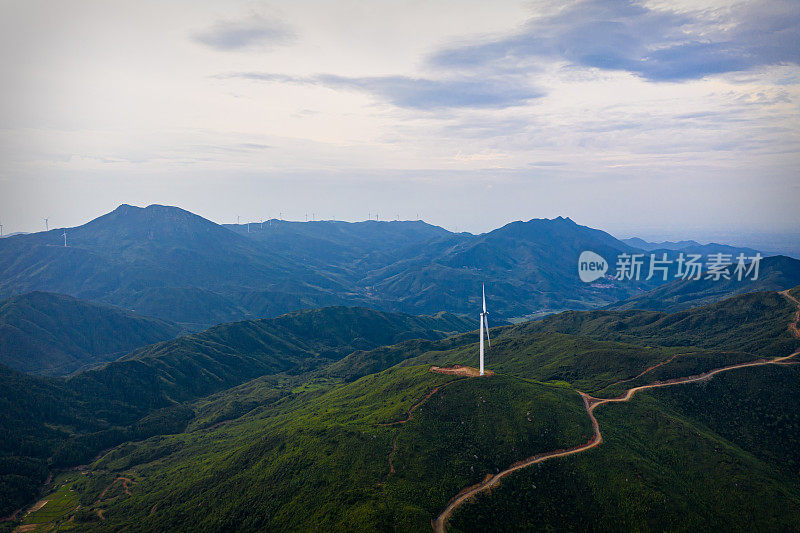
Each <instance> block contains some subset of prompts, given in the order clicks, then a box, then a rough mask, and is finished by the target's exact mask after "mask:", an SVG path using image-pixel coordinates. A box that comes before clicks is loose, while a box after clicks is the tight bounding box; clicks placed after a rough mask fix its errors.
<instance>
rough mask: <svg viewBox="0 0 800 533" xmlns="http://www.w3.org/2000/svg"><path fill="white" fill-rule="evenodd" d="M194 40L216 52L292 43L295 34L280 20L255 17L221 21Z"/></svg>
mask: <svg viewBox="0 0 800 533" xmlns="http://www.w3.org/2000/svg"><path fill="white" fill-rule="evenodd" d="M192 38H193V40H194V41H196V42H198V43H201V44H204V45H206V46H209V47H211V48H214V49H216V50H222V51H230V50H239V49H242V48H249V47H253V46H274V45H282V44H287V43H289V42H291V41H292V40H293V39H294V38H295V33H294V31H293V30H292V28H290V27H289V26H288V25H286V24H284V23H283V22H280V21H278V20H270V19H266V18H264V17H262V16H260V15H253V16H251V17H249V18H247V19H244V20H221V21H218V22H216V23H215V24H214V25H212V26H211V27H209V28H207V29H205V30H203V31H200V32H197V33H195V34H194V35H193V36H192Z"/></svg>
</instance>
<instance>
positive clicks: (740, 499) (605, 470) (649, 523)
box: [451, 367, 800, 531]
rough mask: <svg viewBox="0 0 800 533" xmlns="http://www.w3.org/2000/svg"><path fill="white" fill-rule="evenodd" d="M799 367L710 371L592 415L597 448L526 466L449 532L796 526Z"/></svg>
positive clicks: (459, 516) (799, 515)
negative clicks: (598, 433) (706, 377)
mask: <svg viewBox="0 0 800 533" xmlns="http://www.w3.org/2000/svg"><path fill="white" fill-rule="evenodd" d="M798 384H800V368H798V367H783V368H776V367H769V368H758V369H748V370H742V371H735V372H730V373H726V374H721V375H718V376H716V377H715V378H714V379H713V380H712V381H710V382H708V383H707V384H702V385H697V384H692V385H683V386H679V387H675V388H666V389H659V390H658V391H648V392H647V393H644V394H642V395H641V396H637V397H635V399H634V400H633V401H631V402H630V403H625V404H612V405H604V406H602V407H600V408H598V410H597V411H596V415H597V418H598V421H599V422H600V427H601V430H602V432H603V436H604V443H603V445H602V446H600V447H599V448H595V449H593V450H590V451H588V452H586V453H584V454H580V455H576V456H573V457H570V458H564V459H559V460H555V461H551V462H549V463H545V464H543V465H541V466H540V467H538V468H534V469H528V470H524V471H521V472H518V473H515V474H513V475H512V476H510V477H509V478H508V479H507V480H504V481H503V483H502V484H501V486H500V488H499V489H497V490H494V491H493V492H492V495H491V496H490V497H488V496H481V497H480V498H479V499H478V500H477V502H476V503H475V504H474V505H467V506H465V507H463V508H462V509H461V510H460V511H458V512H457V513H456V515H455V516H454V518H453V520H452V522H451V524H452V525H453V526H454V528H455V529H460V530H469V531H480V530H484V529H489V528H491V529H494V530H497V529H503V528H504V527H511V526H513V529H516V530H530V529H537V530H540V529H556V530H560V529H564V528H565V525H568V527H569V528H570V529H580V530H587V531H619V530H632V529H635V530H641V531H653V530H657V531H661V530H665V529H667V530H676V531H697V530H720V531H722V530H724V531H754V530H793V529H795V528H796V527H797V523H798V520H800V484H798V482H797V465H798V459H800V454H799V452H798V447H797V435H800V420H798V417H797V412H798V409H800V394H798V393H800V385H798Z"/></svg>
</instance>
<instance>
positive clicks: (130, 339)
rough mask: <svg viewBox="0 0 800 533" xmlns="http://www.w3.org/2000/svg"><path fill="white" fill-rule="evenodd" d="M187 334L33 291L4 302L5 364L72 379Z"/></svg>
mask: <svg viewBox="0 0 800 533" xmlns="http://www.w3.org/2000/svg"><path fill="white" fill-rule="evenodd" d="M182 331H183V329H182V328H180V327H179V326H177V325H176V324H173V323H170V322H166V321H164V320H159V319H156V318H152V317H146V316H141V315H137V314H134V313H131V312H128V311H123V310H122V309H118V308H114V307H111V306H108V305H97V304H93V303H90V302H84V301H81V300H78V299H76V298H73V297H71V296H66V295H63V294H52V293H46V292H32V293H27V294H23V295H20V296H14V297H12V298H9V299H7V300H4V301H2V302H0V364H4V365H8V366H10V367H12V368H15V369H17V370H21V371H23V372H30V373H34V374H46V375H67V374H69V373H71V372H74V371H75V370H78V369H80V368H82V367H86V366H88V365H96V364H100V363H105V362H108V361H111V360H113V359H116V358H117V357H120V356H121V355H123V354H125V353H126V352H129V351H131V350H133V349H134V348H138V347H140V346H144V345H146V344H152V343H154V342H159V341H163V340H168V339H171V338H173V337H176V336H177V335H179V334H180V333H181V332H182Z"/></svg>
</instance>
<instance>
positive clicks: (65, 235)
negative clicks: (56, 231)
mask: <svg viewBox="0 0 800 533" xmlns="http://www.w3.org/2000/svg"><path fill="white" fill-rule="evenodd" d="M66 247H67V228H64V248H66Z"/></svg>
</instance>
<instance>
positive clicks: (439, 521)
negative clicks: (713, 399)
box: [431, 291, 800, 533]
mask: <svg viewBox="0 0 800 533" xmlns="http://www.w3.org/2000/svg"><path fill="white" fill-rule="evenodd" d="M780 294H782V295H783V296H785V297H786V298H787V299H788V300H789V301H791V302H792V303H794V305H795V306H797V312H796V313H795V315H794V320H793V322H792V323H791V324H790V325H789V331H791V332H792V334H793V335H794V336H795V337H797V338H798V339H800V328H798V324H800V301H799V300H797V298H795V297H793V296H792V295H791V294H789V292H788V291H783V292H781V293H780ZM798 354H800V349H798V350H796V351H794V352H793V353H791V354H789V355H786V356H783V357H776V358H773V359H760V360H758V361H751V362H749V363H739V364H736V365H731V366H725V367H721V368H716V369H714V370H710V371H708V372H704V373H702V374H697V375H694V376H688V377H685V378H675V379H670V380H665V381H656V382H655V383H651V384H649V385H641V386H639V387H633V388H631V389H629V390H628V391H626V392H625V394H623V395H622V396H619V397H617V398H595V397H593V396H590V395H588V394H586V393H584V392H581V391H578V394H580V396H581V398H582V399H583V404H584V406H585V407H586V412H587V413H588V414H589V419H590V420H591V422H592V428H593V430H594V436H593V437H592V438H591V439H589V442H587V443H586V444H582V445H579V446H574V447H572V448H566V449H563V450H555V451H552V452H546V453H541V454H536V455H533V456H531V457H528V458H527V459H523V460H522V461H518V462H516V463H514V464H512V465H511V466H510V467H508V468H507V469H505V470H503V471H501V472H499V473H498V474H495V475H494V476H488V477H487V478H486V479H485V480H484V481H482V482H480V483H477V484H475V485H472V486H470V487H467V488H465V489H463V490H462V491H461V492H459V493H458V494H456V495H455V496H454V497H453V498H452V499H451V500H450V501H449V502H448V503H447V506H446V507H445V508H444V510H443V511H442V512H441V513H440V514H439V516H437V517H436V518H435V519H434V520H432V521H431V526H432V527H433V530H434V531H435V532H436V533H445V528H446V526H447V521H448V520H449V519H450V517H451V516H452V514H453V512H454V511H455V510H456V509H457V508H458V507H460V506H461V505H463V504H464V503H465V502H467V501H468V500H470V499H471V498H473V497H474V496H476V495H477V494H479V493H481V492H484V491H486V490H489V489H491V488H492V487H494V486H495V485H497V484H498V483H499V482H500V480H501V479H503V478H504V477H506V476H508V475H509V474H511V473H513V472H516V471H517V470H522V469H523V468H527V467H529V466H531V465H535V464H537V463H541V462H544V461H547V460H548V459H553V458H556V457H565V456H568V455H573V454H576V453H581V452H584V451H586V450H590V449H592V448H595V447H597V446H599V445H600V444H602V442H603V435H602V433H601V432H600V424H599V423H598V422H597V418H595V416H594V410H595V409H597V407H598V406H600V405H603V404H606V403H621V402H627V401H629V400H630V399H631V398H633V396H634V395H635V394H636V393H637V392H639V391H643V390H647V389H656V388H659V387H670V386H673V385H682V384H684V383H695V382H698V381H704V380H708V379H711V378H712V377H713V376H715V375H717V374H720V373H722V372H727V371H729V370H736V369H738V368H748V367H754V366H764V365H773V364H777V365H785V364H792V362H790V361H789V360H790V359H792V358H794V357H795V356H797V355H798ZM674 358H675V356H673V357H672V359H674ZM670 360H671V359H670ZM666 362H667V361H665V362H664V363H662V364H665V363H666ZM658 366H661V364H659V365H654V366H653V367H650V368H649V369H647V370H645V371H644V372H643V373H642V374H645V373H647V372H649V371H650V370H652V369H653V368H656V367H658ZM640 375H641V374H640Z"/></svg>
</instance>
